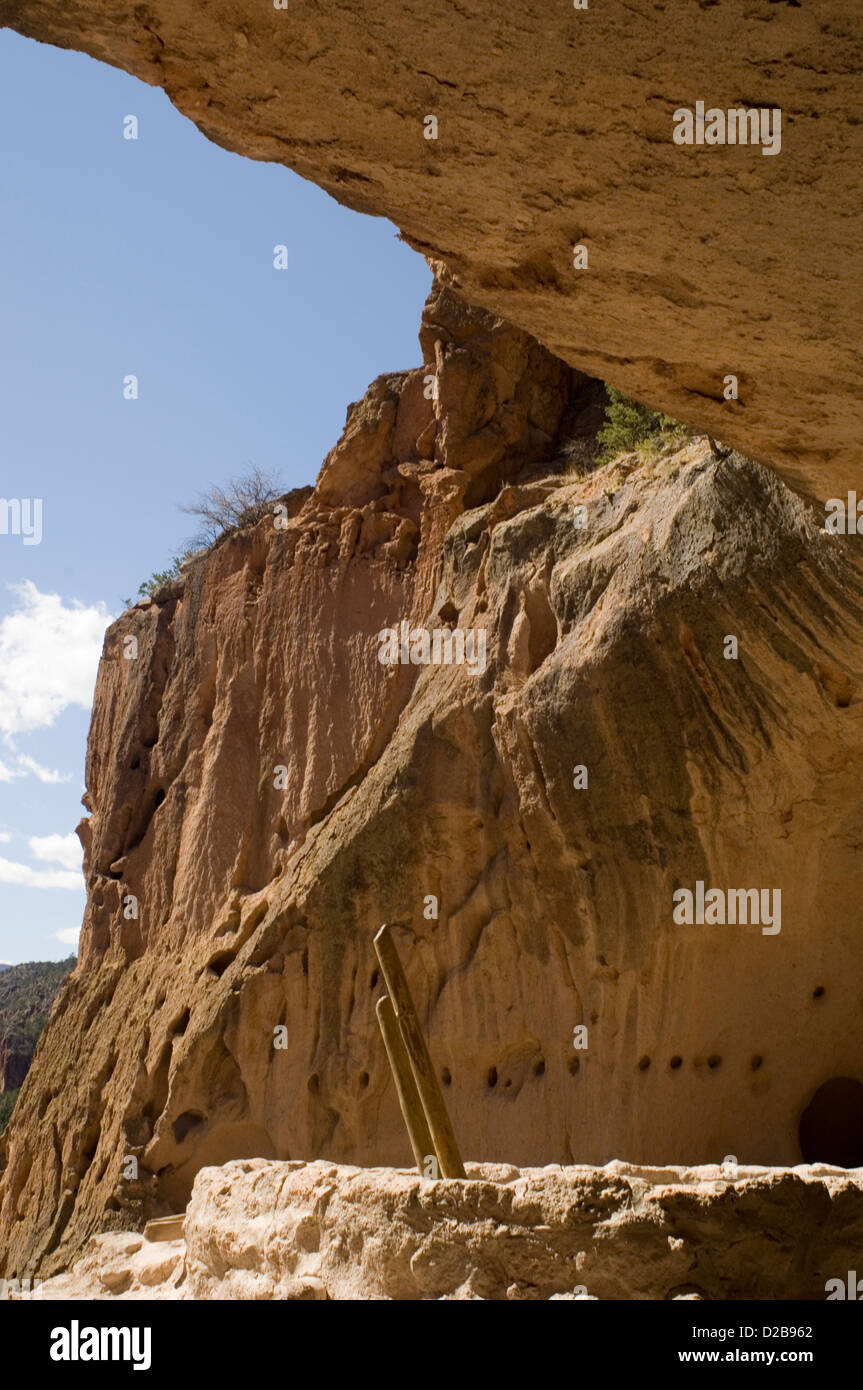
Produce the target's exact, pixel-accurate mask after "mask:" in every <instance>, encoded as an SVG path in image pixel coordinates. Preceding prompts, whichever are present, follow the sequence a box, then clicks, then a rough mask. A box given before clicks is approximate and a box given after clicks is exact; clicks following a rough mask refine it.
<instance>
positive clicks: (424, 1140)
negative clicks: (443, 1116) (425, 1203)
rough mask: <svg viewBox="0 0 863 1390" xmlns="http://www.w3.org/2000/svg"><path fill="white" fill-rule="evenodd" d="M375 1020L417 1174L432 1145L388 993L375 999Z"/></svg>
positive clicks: (433, 1147) (422, 1166) (421, 1172)
mask: <svg viewBox="0 0 863 1390" xmlns="http://www.w3.org/2000/svg"><path fill="white" fill-rule="evenodd" d="M376 1012H377V1016H378V1023H379V1024H380V1028H381V1035H382V1037H383V1040H384V1047H385V1048H386V1050H387V1056H388V1057H389V1059H390V1068H391V1069H392V1074H393V1080H394V1081H395V1083H396V1094H397V1095H398V1098H399V1105H400V1107H401V1112H402V1116H403V1118H404V1122H405V1128H406V1129H407V1132H408V1138H409V1139H410V1141H411V1148H412V1149H413V1151H414V1158H415V1159H416V1165H417V1168H418V1169H419V1171H420V1174H423V1173H424V1171H425V1163H426V1159H427V1158H429V1156H431V1157H432V1158H436V1157H437V1155H436V1154H435V1146H434V1142H433V1140H432V1137H431V1133H430V1131H429V1127H428V1121H427V1120H426V1115H425V1110H424V1109H423V1103H422V1101H421V1100H420V1093H419V1091H418V1090H417V1084H416V1082H415V1081H414V1074H413V1072H412V1070H411V1064H410V1058H409V1057H408V1054H407V1049H406V1047H405V1044H404V1039H403V1037H402V1034H401V1029H400V1028H399V1024H398V1019H397V1018H396V1011H395V1009H394V1008H393V1001H392V1000H391V999H390V997H389V995H388V994H385V995H384V996H383V998H382V999H379V1000H378V1002H377V1006H376Z"/></svg>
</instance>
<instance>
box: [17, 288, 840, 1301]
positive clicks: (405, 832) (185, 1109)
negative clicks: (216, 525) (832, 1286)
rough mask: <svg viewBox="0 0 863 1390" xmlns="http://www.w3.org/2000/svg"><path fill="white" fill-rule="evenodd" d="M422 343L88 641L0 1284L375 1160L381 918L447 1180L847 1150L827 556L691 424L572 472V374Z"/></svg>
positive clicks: (401, 1159) (444, 297) (395, 1137)
mask: <svg viewBox="0 0 863 1390" xmlns="http://www.w3.org/2000/svg"><path fill="white" fill-rule="evenodd" d="M421 342H422V347H423V358H424V363H423V366H422V367H420V368H417V369H415V370H414V371H410V372H405V373H400V374H393V375H391V376H386V377H383V378H379V379H378V380H377V381H376V382H374V383H373V384H372V386H371V387H370V389H369V391H368V393H367V394H366V396H365V398H364V400H363V401H362V402H359V403H357V404H356V405H354V406H352V407H351V408H350V409H349V411H348V420H347V425H346V430H345V434H344V436H343V437H342V439H341V440H340V441H339V443H337V444H336V446H335V447H334V449H333V450H332V451H331V452H330V454H329V455H328V457H327V459H326V460H325V462H324V465H323V468H322V470H321V474H320V477H319V479H318V482H317V485H316V487H315V489H314V490H310V489H304V490H301V491H300V492H298V493H295V494H292V495H291V496H289V497H287V498H285V499H284V500H283V503H282V505H281V507H280V508H277V509H276V511H275V512H274V515H273V516H271V517H266V518H264V519H263V520H262V521H261V522H260V523H259V524H258V525H257V526H255V527H254V528H253V529H248V530H245V531H242V532H239V533H237V534H234V535H232V536H229V537H228V538H226V539H225V540H224V541H223V542H222V543H220V544H218V545H217V546H216V547H215V548H213V549H212V550H210V551H209V552H207V553H206V554H203V555H201V556H199V557H198V559H196V560H195V561H194V562H193V563H192V564H191V565H190V566H189V567H188V568H187V569H186V571H185V572H184V574H183V576H182V577H181V578H180V579H178V580H177V581H175V582H173V583H172V584H171V585H169V586H167V587H165V588H164V589H162V590H161V591H160V592H159V593H158V594H157V595H156V596H155V597H154V599H153V600H152V601H144V602H142V603H140V604H138V605H136V606H135V607H134V608H133V609H131V610H130V611H128V612H127V613H125V614H124V615H123V616H122V617H121V618H120V619H118V621H117V622H116V623H115V624H113V626H112V627H111V628H110V629H109V630H108V633H107V635H106V640H105V647H104V653H103V658H102V662H101V666H100V671H99V677H98V683H97V689H96V695H95V705H94V712H93V722H92V728H91V734H90V741H89V747H88V758H87V788H88V790H87V795H86V798H85V803H86V806H87V809H88V811H89V813H90V814H89V815H88V817H87V818H85V820H84V821H83V822H82V825H81V827H80V835H81V838H82V841H83V844H84V848H85V873H86V876H87V883H88V902H87V908H86V914H85V921H84V926H83V930H82V935H81V944H80V955H79V965H78V968H77V970H76V972H75V973H74V975H73V976H72V977H71V978H70V979H69V980H68V981H67V982H66V983H65V984H64V986H63V987H62V989H61V992H60V995H59V997H58V1003H57V1005H56V1006H55V1010H54V1014H53V1017H52V1019H51V1022H50V1024H49V1026H48V1028H47V1030H46V1032H45V1033H44V1034H43V1037H42V1039H41V1041H40V1044H39V1049H38V1051H37V1055H36V1058H35V1061H34V1065H33V1067H32V1068H31V1071H30V1074H29V1076H28V1077H27V1080H26V1082H25V1084H24V1087H23V1089H22V1091H21V1095H20V1097H19V1101H18V1105H17V1107H16V1111H15V1113H14V1115H13V1118H12V1121H11V1123H10V1126H9V1129H8V1131H7V1134H6V1135H5V1136H4V1138H3V1140H2V1141H0V1275H6V1276H7V1277H8V1276H10V1275H14V1274H18V1275H21V1276H26V1275H28V1274H29V1275H34V1274H38V1273H41V1274H50V1273H53V1272H56V1271H59V1270H61V1269H63V1268H65V1267H67V1266H68V1265H69V1263H70V1261H71V1259H72V1258H73V1257H74V1256H75V1254H77V1253H78V1252H79V1251H80V1250H81V1248H82V1246H83V1244H84V1242H85V1241H86V1240H87V1239H88V1238H89V1237H90V1236H91V1235H92V1234H94V1233H95V1232H97V1231H100V1230H104V1229H105V1228H106V1227H113V1228H114V1229H117V1230H124V1229H128V1228H129V1227H130V1226H136V1225H141V1224H143V1222H144V1220H145V1219H147V1218H148V1217H157V1216H161V1215H164V1214H168V1213H170V1212H175V1211H179V1210H182V1209H183V1208H184V1207H185V1205H186V1203H187V1202H188V1199H189V1196H190V1192H191V1189H192V1183H193V1180H194V1178H195V1175H196V1173H197V1172H198V1171H199V1170H200V1169H201V1168H202V1167H204V1166H209V1165H218V1164H222V1163H225V1162H227V1161H228V1160H231V1159H240V1158H249V1157H260V1158H265V1159H291V1160H301V1159H310V1158H323V1159H327V1160H330V1161H331V1162H335V1163H362V1164H373V1165H377V1164H393V1165H399V1164H405V1163H407V1162H408V1161H409V1159H410V1150H409V1147H408V1143H407V1139H406V1135H405V1132H404V1126H403V1124H402V1120H401V1117H400V1115H399V1112H398V1107H397V1101H396V1096H395V1092H394V1089H393V1085H392V1080H391V1077H390V1073H389V1069H388V1066H387V1062H386V1058H385V1054H384V1051H383V1047H382V1046H381V1043H380V1040H379V1036H378V1032H377V1023H376V1018H375V1002H376V1000H377V998H378V996H379V995H380V993H381V983H380V979H379V973H378V966H377V961H376V957H375V953H374V949H373V944H372V938H373V936H374V933H375V932H376V931H377V930H378V928H379V926H380V924H381V922H383V921H387V922H389V923H390V924H391V926H392V928H393V932H394V937H395V940H396V943H397V946H398V949H399V951H400V954H401V956H402V959H403V961H404V963H405V966H406V969H407V973H408V978H409V980H410V983H411V987H412V990H413V992H414V995H415V998H416V1001H417V1005H418V1008H419V1011H420V1016H421V1021H422V1026H423V1028H424V1030H425V1033H426V1036H427V1037H428V1040H429V1044H430V1048H431V1052H432V1056H433V1059H434V1063H435V1066H436V1068H437V1070H438V1074H439V1076H440V1079H441V1083H442V1086H443V1091H444V1095H445V1097H446V1100H447V1104H448V1107H449V1109H450V1112H451V1114H452V1118H453V1122H454V1126H455V1131H456V1134H457V1136H458V1138H459V1142H460V1145H461V1148H462V1151H463V1154H464V1156H465V1158H466V1159H467V1160H471V1161H475V1162H492V1161H505V1162H508V1163H515V1164H519V1165H521V1166H529V1165H536V1164H544V1163H549V1162H559V1163H563V1164H572V1163H574V1162H578V1163H582V1164H604V1163H607V1162H608V1161H609V1160H612V1159H616V1158H620V1157H621V1156H622V1157H624V1158H625V1159H626V1160H627V1161H630V1162H634V1163H639V1164H657V1163H660V1164H662V1163H717V1162H721V1161H722V1160H723V1158H725V1157H726V1156H727V1155H734V1156H735V1157H736V1158H737V1160H738V1161H739V1162H740V1163H770V1164H794V1163H798V1162H799V1161H800V1160H801V1158H806V1159H808V1160H829V1161H833V1162H842V1163H848V1162H851V1163H859V1162H860V1161H861V1160H860V1158H859V1157H856V1156H855V1155H856V1152H857V1148H859V1143H860V1135H861V1133H863V1122H861V1124H858V1125H857V1131H856V1134H855V1131H854V1124H855V1123H856V1121H855V1119H854V1112H853V1104H852V1103H851V1102H849V1096H848V1089H847V1088H848V1086H851V1088H852V1091H853V1087H854V1082H855V1078H856V1079H857V1081H858V1082H859V1079H860V1073H859V1059H860V1056H861V1046H863V1014H861V1009H860V989H859V983H858V980H859V969H860V960H861V944H860V933H859V914H858V906H857V904H858V888H859V881H860V858H859V856H860V846H861V844H863V799H861V795H860V779H859V768H860V762H861V754H863V700H861V694H860V692H861V689H863V609H861V599H863V573H861V560H860V556H859V552H858V550H857V549H856V548H855V542H854V538H853V537H850V538H846V537H844V536H837V535H832V534H829V533H828V532H827V531H826V530H825V529H824V510H823V508H822V509H818V508H815V507H812V506H810V505H808V504H806V503H804V501H803V500H801V499H800V498H799V497H798V496H796V495H795V494H793V493H792V492H791V491H790V490H789V489H788V488H787V487H786V486H785V485H784V484H783V483H782V482H781V481H780V480H779V478H778V477H777V476H776V475H775V474H774V473H772V472H771V471H770V470H768V469H765V468H763V467H761V466H760V465H758V464H756V463H753V462H751V461H750V460H747V459H746V458H744V457H743V456H741V455H739V454H736V453H733V454H730V455H729V456H727V457H724V458H721V459H720V458H718V457H716V456H714V454H713V453H712V452H711V450H710V448H709V447H708V445H707V443H706V442H705V440H704V439H696V440H693V441H692V442H690V443H689V444H687V445H685V446H684V447H683V448H681V449H680V450H679V451H678V452H677V453H676V454H674V455H673V456H671V457H668V456H665V457H660V458H658V459H656V460H655V461H653V462H641V461H640V460H639V459H638V458H637V457H636V456H631V457H627V458H623V459H620V460H618V461H617V462H615V463H612V464H608V465H606V466H604V467H603V468H601V469H599V470H598V471H596V472H593V473H591V474H589V475H587V476H581V475H580V474H579V473H578V472H573V471H570V472H567V471H566V465H565V457H567V456H569V455H570V454H572V452H573V449H572V448H571V447H570V446H571V445H572V446H573V447H574V448H575V455H576V457H578V456H579V453H578V451H579V449H580V448H581V447H582V446H584V447H589V442H590V431H591V430H595V426H596V417H597V409H598V407H597V395H596V392H597V387H596V383H594V382H591V381H590V380H589V379H587V378H585V377H583V376H582V375H580V374H579V373H576V372H573V371H571V370H570V369H569V368H568V367H565V366H564V365H563V364H561V363H560V362H559V361H558V360H557V359H555V358H553V357H551V356H550V354H548V353H546V352H545V351H544V350H543V349H541V348H540V347H539V346H538V344H536V343H535V342H534V341H533V340H532V339H530V338H529V337H528V336H527V335H526V334H524V333H522V332H521V331H520V330H516V329H513V328H512V327H511V326H510V325H509V324H507V323H506V322H504V321H500V320H496V319H494V318H493V317H492V316H491V315H488V314H485V313H481V312H476V311H471V310H468V309H467V308H466V306H465V305H464V303H463V302H462V301H461V300H460V299H459V297H458V296H457V295H455V294H454V293H453V292H452V291H451V290H449V289H443V288H441V287H440V286H436V288H435V290H434V291H433V293H432V295H431V297H430V300H429V302H428V304H427V306H426V311H425V314H424V318H423V326H422V330H421ZM427 393H428V394H427ZM402 624H405V625H406V628H404V627H403V626H402ZM419 629H422V631H421V630H419ZM387 631H389V632H390V634H391V635H392V633H395V634H396V660H395V661H394V662H393V664H386V663H383V662H382V661H381V660H380V657H381V656H382V655H383V654H384V645H383V639H382V638H381V633H386V632H387ZM423 631H424V632H425V633H426V634H427V635H426V637H425V638H424V637H423ZM428 634H431V635H432V636H434V635H435V634H436V635H437V637H438V638H440V640H441V643H442V642H443V634H445V636H446V641H447V642H448V643H450V644H452V647H453V650H454V651H455V653H456V654H457V651H458V649H457V648H456V647H455V643H456V639H457V638H458V639H459V640H460V641H462V642H464V644H465V650H464V654H465V655H466V654H467V651H468V642H469V641H470V643H471V644H472V653H473V656H474V658H475V660H474V661H473V662H472V663H470V662H468V661H467V660H465V661H457V660H456V661H451V662H449V663H447V662H445V661H443V660H442V661H440V662H439V663H438V664H434V663H433V662H429V663H428V664H425V662H424V643H429V641H430V639H429V637H428ZM729 638H733V639H734V644H735V645H734V646H733V650H732V649H731V648H730V647H729ZM130 639H134V642H132V641H130ZM387 640H389V639H387ZM133 653H134V655H133ZM411 654H413V655H414V656H415V657H416V658H417V662H418V664H413V662H412V661H411V660H410V659H409V658H410V656H411ZM428 654H429V652H428V647H426V651H425V655H426V656H427V655H428ZM480 654H482V655H481V659H480ZM403 657H407V658H408V660H407V661H404V660H402V659H401V658H403ZM699 885H701V888H700V889H699ZM683 890H686V891H687V892H689V893H691V894H692V895H693V900H694V901H695V902H696V903H697V901H698V895H699V892H700V893H701V894H702V896H703V895H704V893H705V891H706V890H719V891H720V895H721V896H722V899H723V903H724V902H725V901H726V898H725V895H726V894H728V899H727V901H728V903H729V909H728V911H727V913H726V911H725V908H724V907H723V915H722V918H721V919H720V918H719V917H718V916H717V914H716V909H715V908H714V907H711V908H710V912H711V913H712V914H713V915H712V916H711V915H707V916H705V914H704V912H701V914H700V920H699V913H698V911H697V908H696V911H695V914H694V916H691V917H690V918H689V919H688V921H687V920H686V919H685V918H683V919H681V918H678V919H676V917H675V911H676V909H675V896H674V895H675V894H676V893H680V892H682V891H683ZM749 890H751V893H750V891H749ZM732 892H733V893H734V894H735V895H742V898H743V899H744V900H745V901H746V903H747V904H748V903H750V902H751V901H752V900H753V899H754V906H753V913H754V910H755V907H759V908H760V907H761V906H763V907H764V916H763V918H761V919H759V920H756V919H755V917H754V916H750V917H749V918H748V919H747V920H744V918H743V916H741V915H734V916H733V915H732V913H731V910H730V904H731V901H732V899H731V894H732ZM747 895H748V896H747ZM777 895H778V896H777ZM738 905H739V903H738ZM768 909H769V913H768ZM843 1078H844V1079H845V1080H843ZM831 1082H836V1083H837V1085H838V1090H836V1089H835V1088H831V1087H828V1089H827V1091H823V1090H822V1089H821V1088H822V1087H823V1086H824V1084H825V1083H831ZM816 1093H818V1096H819V1100H818V1103H817V1104H816V1106H815V1107H814V1109H813V1108H812V1107H811V1105H810V1102H811V1101H812V1098H813V1096H815V1095H816ZM852 1100H853V1097H852ZM804 1113H805V1114H806V1117H807V1118H806V1120H805V1123H804V1124H803V1127H802V1129H801V1121H802V1119H803V1116H804ZM858 1118H859V1117H858ZM849 1124H850V1126H851V1133H850V1136H849V1135H848V1134H847V1133H846V1134H845V1135H844V1137H843V1126H844V1127H845V1129H846V1130H847V1128H848V1125H849ZM849 1144H850V1150H849V1152H850V1157H837V1150H841V1152H842V1153H843V1154H844V1152H845V1148H843V1147H842V1146H843V1145H846V1147H847V1146H848V1145H849ZM855 1145H856V1147H855ZM801 1146H803V1147H801Z"/></svg>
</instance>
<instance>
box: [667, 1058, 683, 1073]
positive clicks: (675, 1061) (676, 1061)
mask: <svg viewBox="0 0 863 1390" xmlns="http://www.w3.org/2000/svg"><path fill="white" fill-rule="evenodd" d="M668 1065H669V1066H670V1067H671V1070H672V1071H677V1070H678V1068H679V1067H682V1066H683V1058H682V1057H677V1056H674V1057H672V1059H671V1061H670V1062H669V1064H668Z"/></svg>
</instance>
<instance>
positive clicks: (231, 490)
mask: <svg viewBox="0 0 863 1390" xmlns="http://www.w3.org/2000/svg"><path fill="white" fill-rule="evenodd" d="M283 491H284V489H283V488H282V487H281V486H280V485H279V482H278V479H277V478H276V477H275V476H274V475H273V474H271V473H265V472H264V471H263V469H261V468H253V469H252V470H251V472H250V473H245V474H244V475H243V476H242V477H241V478H235V479H234V480H233V481H232V482H230V483H228V484H227V485H226V486H225V487H223V488H222V487H211V488H210V489H209V491H207V492H204V493H201V495H200V496H199V498H198V500H197V502H190V503H189V504H188V505H187V506H185V507H181V508H180V511H181V512H186V514H187V515H188V516H196V517H198V518H199V519H200V520H201V521H202V522H203V525H202V526H201V528H200V530H199V531H198V532H197V534H196V535H195V537H194V538H193V539H192V541H191V542H190V543H189V545H188V546H187V547H186V549H185V550H184V551H183V552H182V553H181V554H180V555H175V556H174V558H173V560H172V561H171V563H170V565H169V566H168V568H167V569H166V570H155V571H154V573H153V574H151V575H150V578H149V579H145V580H144V582H143V584H140V585H139V586H138V598H139V599H142V598H152V597H153V595H154V594H155V593H157V592H158V590H159V589H161V588H162V587H163V586H164V585H165V584H169V583H170V582H171V580H172V579H179V577H180V575H181V574H182V571H183V565H184V563H185V561H186V560H188V559H189V558H190V556H192V555H194V553H195V551H196V550H201V549H207V548H209V546H211V545H214V544H215V543H216V541H218V540H221V539H222V537H223V536H228V535H230V534H231V532H232V531H239V530H241V528H242V527H244V526H254V525H255V524H256V523H257V522H258V521H260V520H261V517H262V516H266V514H267V512H268V511H270V509H271V506H272V504H273V502H275V500H276V498H277V497H281V496H282V493H283ZM136 601H137V600H135V599H131V598H127V599H125V600H124V602H125V604H126V607H127V608H131V606H132V604H133V603H135V602H136Z"/></svg>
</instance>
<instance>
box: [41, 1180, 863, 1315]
mask: <svg viewBox="0 0 863 1390" xmlns="http://www.w3.org/2000/svg"><path fill="white" fill-rule="evenodd" d="M861 1240H863V1187H861V1174H860V1172H859V1171H858V1172H854V1173H847V1172H842V1171H839V1170H837V1169H835V1168H834V1169H831V1168H827V1167H814V1166H812V1167H809V1166H802V1167H800V1168H796V1169H787V1168H784V1169H782V1168H780V1169H764V1168H761V1169H759V1168H740V1169H737V1170H736V1171H734V1172H731V1171H729V1169H728V1168H727V1166H726V1167H725V1168H721V1167H717V1166H712V1167H709V1168H707V1167H705V1168H694V1169H685V1168H665V1169H662V1168H637V1167H634V1166H632V1165H627V1164H624V1163H610V1164H608V1165H606V1166H605V1167H603V1168H599V1169H597V1168H581V1167H567V1168H560V1167H546V1168H527V1169H518V1168H514V1167H512V1166H510V1165H504V1164H469V1165H468V1180H467V1181H461V1180H456V1179H450V1180H440V1181H437V1182H434V1181H432V1182H430V1181H425V1180H423V1179H422V1178H420V1177H419V1176H418V1175H417V1174H416V1172H413V1173H411V1172H406V1171H401V1172H400V1171H398V1170H393V1169H382V1168H365V1169H364V1168H356V1167H346V1166H339V1167H337V1166H336V1165H334V1164H329V1163H322V1162H316V1163H308V1164H306V1163H273V1162H268V1161H266V1160H264V1159H253V1160H252V1161H250V1162H234V1163H228V1164H226V1165H225V1166H224V1167H220V1168H205V1169H204V1170H203V1171H202V1172H201V1173H199V1174H198V1177H197V1178H196V1180H195V1186H194V1190H193V1193H192V1200H191V1203H190V1205H189V1210H188V1213H187V1215H186V1222H185V1241H183V1240H175V1241H171V1242H165V1243H161V1244H155V1245H154V1244H150V1243H149V1242H148V1241H146V1240H145V1239H144V1238H143V1237H142V1236H141V1235H137V1234H135V1233H132V1232H126V1233H123V1234H116V1235H100V1236H96V1237H94V1238H93V1240H92V1241H91V1242H90V1243H89V1245H88V1247H87V1249H86V1251H85V1252H84V1254H83V1256H82V1257H81V1259H80V1260H79V1261H78V1262H77V1263H76V1264H75V1266H74V1268H73V1269H72V1270H70V1271H69V1273H67V1274H63V1275H59V1276H58V1277H56V1278H54V1279H49V1280H47V1281H46V1282H45V1283H44V1284H42V1285H41V1287H40V1288H39V1290H38V1294H37V1296H38V1297H39V1298H41V1299H69V1298H73V1299H93V1298H97V1299H123V1300H132V1299H152V1298H159V1299H234V1300H236V1299H254V1300H266V1299H300V1300H318V1299H495V1300H503V1299H520V1300H525V1299H579V1298H599V1299H673V1298H696V1299H711V1300H712V1299H763V1300H769V1301H774V1300H783V1299H824V1298H826V1297H827V1296H828V1286H829V1281H830V1280H831V1279H839V1280H841V1281H842V1282H843V1284H844V1283H845V1282H846V1280H847V1271H848V1270H849V1269H853V1268H855V1260H858V1263H859V1259H858V1256H859V1250H860V1244H861Z"/></svg>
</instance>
